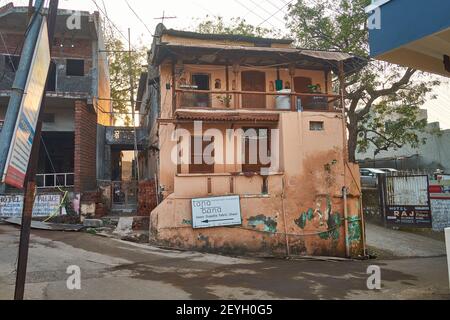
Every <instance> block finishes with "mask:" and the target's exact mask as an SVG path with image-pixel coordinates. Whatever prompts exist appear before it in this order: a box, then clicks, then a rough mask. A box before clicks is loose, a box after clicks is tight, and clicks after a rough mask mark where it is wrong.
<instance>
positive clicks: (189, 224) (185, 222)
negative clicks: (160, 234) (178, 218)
mask: <svg viewBox="0 0 450 320" xmlns="http://www.w3.org/2000/svg"><path fill="white" fill-rule="evenodd" d="M182 224H184V225H188V226H192V221H191V220H185V219H183V222H182Z"/></svg>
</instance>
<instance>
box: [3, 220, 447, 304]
mask: <svg viewBox="0 0 450 320" xmlns="http://www.w3.org/2000/svg"><path fill="white" fill-rule="evenodd" d="M17 246H18V229H17V228H15V227H12V226H7V225H1V224H0V299H11V298H12V296H13V287H14V279H15V278H14V264H15V259H16V254H17ZM371 264H372V265H373V264H376V265H378V266H380V267H381V270H382V285H383V288H382V290H380V291H370V290H368V289H367V286H366V281H367V277H368V276H367V275H366V271H367V267H368V266H369V265H371ZM70 265H78V266H79V267H80V268H81V270H82V284H81V286H82V287H81V290H79V291H78V290H77V291H70V290H68V289H67V287H66V280H67V277H68V275H67V274H66V270H67V267H68V266H70ZM430 270H432V272H430ZM28 271H29V272H28V278H27V281H28V282H27V286H26V298H28V299H161V300H162V299H219V298H220V299H413V298H418V299H450V296H449V295H448V293H449V291H448V279H447V278H448V276H447V270H446V259H445V258H444V257H439V258H421V259H401V260H390V261H370V262H355V261H346V262H324V261H305V260H301V261H298V260H296V261H292V260H291V261H287V260H275V259H269V260H265V259H248V258H231V257H223V256H218V255H210V254H200V253H191V252H175V251H167V250H161V249H158V248H154V247H150V246H146V245H133V244H129V243H125V242H121V241H117V240H112V239H106V238H101V237H97V236H93V235H89V234H85V233H58V232H56V233H51V232H45V231H33V235H32V239H31V249H30V259H29V270H28Z"/></svg>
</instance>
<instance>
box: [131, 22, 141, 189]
mask: <svg viewBox="0 0 450 320" xmlns="http://www.w3.org/2000/svg"><path fill="white" fill-rule="evenodd" d="M132 58H133V56H132V50H131V29H130V28H128V60H129V62H128V64H129V68H130V71H129V72H130V103H131V108H132V110H133V128H134V161H135V162H136V181H137V182H138V183H139V178H140V177H139V175H140V174H139V159H138V157H139V152H138V143H137V130H136V106H135V101H134V75H133V61H132Z"/></svg>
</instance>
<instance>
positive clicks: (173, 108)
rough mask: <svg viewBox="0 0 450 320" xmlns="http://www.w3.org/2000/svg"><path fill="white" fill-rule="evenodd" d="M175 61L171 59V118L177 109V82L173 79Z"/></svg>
mask: <svg viewBox="0 0 450 320" xmlns="http://www.w3.org/2000/svg"><path fill="white" fill-rule="evenodd" d="M176 63H177V61H176V59H172V66H171V67H172V85H171V86H172V117H173V116H174V115H175V111H176V109H177V93H176V92H175V90H176V84H177V81H176V79H175V67H176Z"/></svg>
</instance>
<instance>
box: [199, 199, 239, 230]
mask: <svg viewBox="0 0 450 320" xmlns="http://www.w3.org/2000/svg"><path fill="white" fill-rule="evenodd" d="M192 225H193V227H194V229H201V228H213V227H224V226H235V225H242V217H241V205H240V199H239V196H230V197H215V198H203V199H192Z"/></svg>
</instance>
